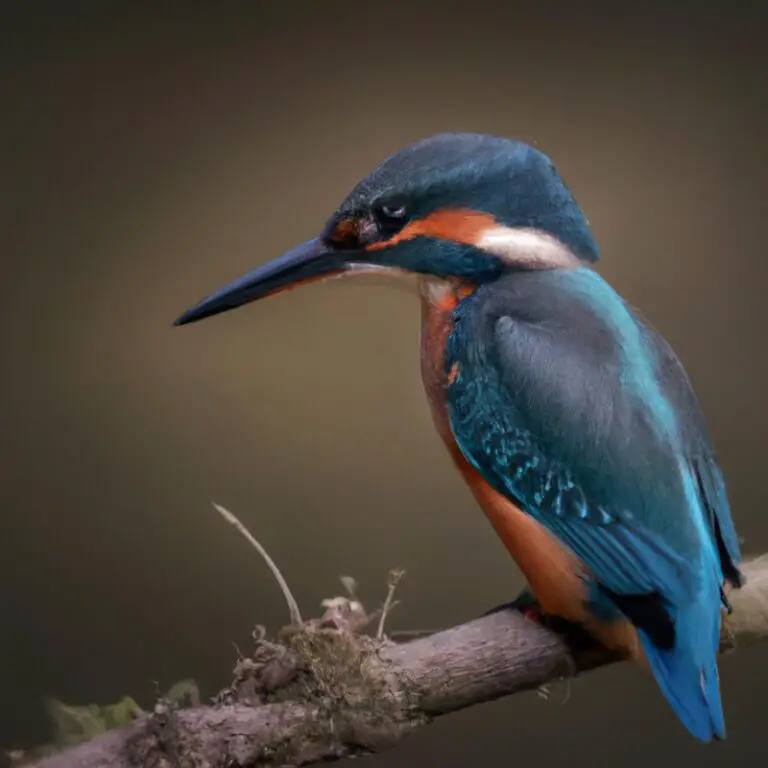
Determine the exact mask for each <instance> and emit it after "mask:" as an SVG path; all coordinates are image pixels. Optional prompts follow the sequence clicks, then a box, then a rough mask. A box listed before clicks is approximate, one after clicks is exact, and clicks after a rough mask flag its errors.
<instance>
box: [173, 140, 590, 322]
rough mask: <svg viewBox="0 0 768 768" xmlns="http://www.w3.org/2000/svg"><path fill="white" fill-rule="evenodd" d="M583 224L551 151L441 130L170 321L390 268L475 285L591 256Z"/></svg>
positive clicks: (197, 317)
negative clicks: (314, 226)
mask: <svg viewBox="0 0 768 768" xmlns="http://www.w3.org/2000/svg"><path fill="white" fill-rule="evenodd" d="M597 258H598V249H597V245H596V243H595V240H594V238H593V236H592V234H591V232H590V230H589V225H588V222H587V220H586V218H585V216H584V214H583V213H582V211H581V209H580V208H579V206H578V204H577V203H576V201H575V200H574V199H573V196H572V195H571V193H570V192H569V190H568V188H567V187H566V186H565V184H564V182H563V180H562V179H561V178H560V175H559V174H558V172H557V171H556V170H555V167H554V165H553V164H552V162H551V161H550V160H549V158H548V157H547V156H546V155H545V154H543V153H542V152H540V151H539V150H537V149H535V148H533V147H531V146H528V145H527V144H524V143H522V142H518V141H512V140H509V139H504V138H498V137H494V136H486V135H481V134H469V133H464V134H442V135H438V136H433V137H431V138H428V139H425V140H423V141H420V142H418V143H416V144H413V145H411V146H409V147H406V148H405V149H402V150H401V151H400V152H398V153H397V154H395V155H393V156H392V157H390V158H388V159H387V160H385V161H384V162H383V163H382V164H381V165H380V166H378V168H376V169H375V170H374V171H373V172H372V173H371V174H370V175H369V176H368V177H367V178H365V179H363V181H361V182H360V183H359V184H358V185H357V186H356V187H355V188H354V189H353V190H352V192H351V193H350V194H349V196H348V197H347V199H346V200H344V202H343V203H342V204H341V205H340V206H339V208H338V209H337V210H336V212H335V213H334V214H333V216H331V218H330V220H329V221H328V222H327V223H326V225H325V227H324V229H323V231H322V232H321V234H320V235H319V236H318V237H317V238H315V239H313V240H310V241H309V242H307V243H304V244H303V245H300V246H298V247H297V248H295V249H293V250H291V251H289V252H288V253H286V254H284V255H282V256H280V257H278V258H277V259H274V260H273V261H270V262H268V263H267V264H265V265H264V266H261V267H258V268H256V269H254V270H253V271H252V272H249V273H248V274H246V275H244V276H243V277H241V278H239V279H238V280H235V281H234V282H233V283H231V284H230V285H228V286H226V287H225V288H223V289H221V290H220V291H217V292H216V293H214V294H212V295H211V296H209V297H208V298H206V299H204V300H203V301H201V302H200V303H199V304H197V305H196V306H194V307H192V308H191V309H189V310H188V311H187V312H185V313H184V314H183V315H182V316H181V317H180V318H179V319H178V320H177V321H176V325H183V324H186V323H191V322H194V321H196V320H202V319H203V318H205V317H210V316H211V315H215V314H218V313H220V312H224V311H226V310H228V309H234V308H235V307H238V306H241V305H243V304H246V303H248V302H251V301H255V300H256V299H261V298H264V297H266V296H270V295H273V294H275V293H278V292H281V291H284V290H287V289H289V288H293V287H295V286H298V285H301V284H304V283H309V282H315V281H318V280H322V279H325V278H329V277H336V276H339V275H349V274H362V273H367V272H372V271H374V272H380V271H398V272H403V271H404V272H411V273H419V274H423V275H433V276H436V277H439V278H443V279H456V280H459V281H462V282H466V283H469V284H473V285H480V284H483V283H485V282H488V281H490V280H494V279H496V278H497V277H499V276H501V275H502V274H504V273H505V272H508V271H510V270H520V269H556V268H568V267H571V266H578V265H579V264H580V263H583V262H589V261H595V260H597Z"/></svg>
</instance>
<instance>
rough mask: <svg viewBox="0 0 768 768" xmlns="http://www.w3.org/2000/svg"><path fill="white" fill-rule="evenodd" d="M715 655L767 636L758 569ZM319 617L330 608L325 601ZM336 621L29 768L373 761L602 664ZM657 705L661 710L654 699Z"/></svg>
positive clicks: (593, 651) (505, 624) (300, 633)
mask: <svg viewBox="0 0 768 768" xmlns="http://www.w3.org/2000/svg"><path fill="white" fill-rule="evenodd" d="M744 571H745V574H746V576H747V584H746V586H745V587H744V588H743V589H741V590H739V591H738V592H735V593H733V594H732V596H731V598H732V603H733V613H732V614H731V616H729V617H728V619H727V637H724V648H728V647H732V645H733V641H734V640H736V641H737V642H738V644H739V645H741V644H743V643H745V642H750V641H753V640H755V639H759V638H763V637H767V636H768V557H766V556H764V557H762V558H759V559H756V560H753V561H752V562H750V563H747V564H746V566H745V568H744ZM327 603H328V604H329V605H330V604H331V603H334V601H327ZM350 606H352V613H350V611H349V610H347V613H346V614H344V611H343V610H341V609H343V608H344V607H345V606H344V599H342V598H337V599H336V602H335V603H334V605H333V610H334V611H336V614H337V615H336V620H335V621H330V622H329V621H328V620H327V616H326V617H324V619H323V620H320V621H314V622H307V623H305V624H304V625H303V626H302V627H299V628H297V627H291V628H288V629H286V630H284V631H283V632H282V633H281V636H280V638H279V640H278V641H277V642H269V641H267V640H265V639H264V638H263V636H257V637H256V638H255V639H256V650H255V652H254V654H253V656H252V657H249V658H243V659H241V660H240V661H239V662H238V666H237V667H236V669H235V680H234V681H233V684H232V687H231V688H229V689H227V690H226V691H223V692H222V694H220V696H219V703H218V704H216V705H213V706H208V707H205V706H198V707H194V708H190V709H174V708H172V707H170V706H168V705H167V704H166V703H163V702H161V703H159V704H158V706H157V707H156V708H155V711H154V712H153V713H152V714H149V715H146V716H144V717H142V718H140V719H139V720H137V721H136V722H134V723H133V724H132V725H130V726H128V727H126V728H123V729H121V730H117V731H111V732H108V733H106V734H104V735H102V736H99V737H97V738H96V739H94V740H92V741H90V742H87V743H85V744H82V745H80V746H77V747H74V748H71V749H69V750H66V751H63V752H60V753H58V754H56V755H53V756H50V757H47V758H44V759H42V760H39V761H37V762H35V763H33V764H31V765H33V766H34V768H155V767H159V766H163V767H164V768H165V767H168V768H171V767H173V768H182V767H183V768H203V767H205V768H235V766H294V765H306V764H309V763H313V762H318V761H321V760H329V759H334V758H341V757H345V756H349V755H359V754H365V753H370V752H378V751H381V750H383V749H386V748H388V747H391V746H393V745H394V744H396V743H397V742H398V741H399V740H400V739H401V738H403V737H404V736H405V735H407V734H408V733H410V732H411V731H413V730H414V729H416V728H419V727H421V726H423V725H424V724H426V723H428V722H429V720H430V719H431V718H434V717H436V716H439V715H443V714H446V713H449V712H454V711H456V710H459V709H462V708H464V707H469V706H472V705H474V704H479V703H481V702H486V701H489V700H491V699H496V698H499V697H501V696H507V695H510V694H513V693H517V692H519V691H524V690H527V689H531V688H536V687H541V686H542V685H545V684H546V683H548V682H550V681H553V680H555V679H557V678H561V677H568V676H573V675H576V674H578V673H579V672H584V671H587V670H589V669H592V668H594V667H597V666H601V665H604V664H607V663H611V662H612V661H615V660H616V659H614V658H611V657H610V655H608V654H607V652H606V651H605V650H603V649H601V648H599V647H597V646H595V645H594V644H593V643H590V642H585V641H584V638H583V637H579V636H578V634H576V635H567V636H565V637H564V636H562V635H559V634H556V633H555V632H553V631H551V630H549V629H546V628H544V627H543V626H541V625H539V624H537V623H534V622H532V621H530V620H529V619H527V618H526V617H525V616H523V615H522V614H521V613H520V612H518V611H515V610H505V611H500V612H496V613H493V614H490V615H488V616H484V617H482V618H479V619H476V620H474V621H470V622H468V623H466V624H462V625H461V626H458V627H454V628H452V629H448V630H445V631H442V632H437V633H434V634H432V635H429V636H427V637H423V638H420V639H417V640H412V641H410V642H406V643H400V644H396V643H393V642H391V641H384V642H380V641H376V640H374V639H371V638H369V637H367V636H363V635H360V634H358V633H357V631H356V628H355V627H354V626H353V621H352V618H353V614H354V611H355V610H357V608H356V606H359V604H358V603H357V602H356V601H347V603H346V608H347V609H349V607H350ZM660 701H661V699H660Z"/></svg>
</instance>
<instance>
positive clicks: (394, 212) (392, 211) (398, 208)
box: [379, 203, 406, 221]
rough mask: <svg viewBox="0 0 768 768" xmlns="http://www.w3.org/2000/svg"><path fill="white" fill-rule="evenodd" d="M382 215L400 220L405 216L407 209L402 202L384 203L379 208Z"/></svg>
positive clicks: (393, 219)
mask: <svg viewBox="0 0 768 768" xmlns="http://www.w3.org/2000/svg"><path fill="white" fill-rule="evenodd" d="M379 213H380V215H381V216H382V217H383V218H385V219H389V220H391V221H400V220H402V219H404V218H405V214H406V210H405V206H404V205H402V204H396V203H394V204H391V205H382V206H381V207H380V208H379Z"/></svg>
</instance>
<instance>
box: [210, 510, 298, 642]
mask: <svg viewBox="0 0 768 768" xmlns="http://www.w3.org/2000/svg"><path fill="white" fill-rule="evenodd" d="M211 504H213V508H214V509H215V510H216V511H217V512H218V513H219V514H220V515H221V516H222V517H223V518H224V519H225V520H226V521H227V522H228V523H229V524H230V525H234V526H235V528H237V530H238V531H239V532H240V533H241V534H242V535H243V536H244V537H245V538H246V539H247V540H248V542H249V543H250V544H251V546H252V547H253V548H254V549H255V550H256V551H257V552H258V553H259V554H260V555H261V557H262V558H263V560H264V562H265V563H266V564H267V566H268V567H269V570H270V571H272V575H273V576H274V577H275V580H276V581H277V583H278V585H279V586H280V589H281V590H282V592H283V597H285V602H286V603H287V604H288V612H289V614H290V617H291V624H293V625H295V626H297V627H300V626H301V625H302V624H303V623H304V622H303V621H302V618H301V612H300V611H299V605H298V603H297V602H296V599H295V598H294V596H293V593H292V592H291V590H290V587H289V586H288V582H287V581H286V580H285V579H284V578H283V574H282V573H280V569H279V568H278V567H277V564H276V563H275V561H274V560H273V559H272V558H271V557H270V556H269V553H268V552H267V550H266V549H264V547H263V546H262V545H261V544H260V543H259V542H258V541H257V540H256V538H255V537H254V536H253V534H251V532H250V531H249V530H248V529H247V528H246V527H245V526H244V525H243V524H242V523H241V522H240V521H239V520H238V519H237V518H236V517H235V516H234V515H233V514H232V513H231V512H230V511H229V510H228V509H225V508H224V507H222V506H221V505H220V504H217V503H216V502H215V501H212V502H211Z"/></svg>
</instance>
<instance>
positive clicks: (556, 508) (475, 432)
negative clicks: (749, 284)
mask: <svg viewBox="0 0 768 768" xmlns="http://www.w3.org/2000/svg"><path fill="white" fill-rule="evenodd" d="M454 321H455V325H454V329H453V332H452V334H451V336H450V338H449V342H448V346H447V349H446V366H447V367H448V369H451V368H454V366H456V368H455V370H458V375H457V376H455V377H454V380H453V384H452V385H451V386H450V387H449V388H448V391H447V404H448V411H449V417H450V422H451V427H452V430H453V432H454V436H455V438H456V441H457V443H458V445H459V448H460V450H461V451H462V452H463V454H464V455H465V457H466V458H467V460H468V461H469V462H470V463H471V464H472V465H473V466H474V467H475V468H476V469H477V470H478V471H479V472H480V473H481V475H482V476H483V477H484V478H485V480H486V481H487V482H489V483H490V484H491V485H492V486H493V487H494V488H496V489H497V490H498V491H499V492H501V493H502V494H504V495H506V496H507V497H509V498H511V499H512V500H514V501H515V502H516V503H517V505H518V506H520V508H521V509H523V510H524V511H525V512H526V513H528V514H529V515H531V516H532V517H534V518H535V519H536V520H537V521H538V522H540V523H541V524H542V525H543V526H544V527H546V528H547V529H548V530H550V531H551V532H552V533H554V534H555V535H556V536H557V537H558V538H560V540H561V541H563V542H564V543H565V544H566V545H568V546H569V547H570V548H571V550H572V551H573V552H574V553H575V554H576V556H577V557H578V558H579V559H580V560H581V561H582V562H583V563H584V565H585V566H586V567H587V569H588V570H589V572H590V573H591V574H592V575H593V577H594V580H595V582H596V585H597V586H598V588H599V590H600V593H601V595H602V597H607V598H608V599H609V600H610V601H612V603H613V605H614V606H615V608H617V609H618V610H620V611H622V612H623V613H625V615H627V617H628V618H629V619H630V620H632V621H633V622H634V623H635V624H636V626H637V627H638V630H639V633H640V637H641V640H642V641H643V644H644V647H645V648H646V652H647V654H648V656H649V660H650V662H651V666H652V667H653V669H654V672H655V674H656V677H657V679H658V681H659V683H660V685H661V687H662V690H664V692H665V694H666V695H667V698H668V699H669V700H670V702H671V703H672V704H673V706H674V707H675V709H676V710H677V712H678V714H679V716H680V717H681V719H683V721H684V722H685V724H686V725H687V726H688V727H689V729H690V730H691V731H692V732H693V733H694V734H695V735H697V736H698V737H699V738H702V739H708V738H711V736H712V735H722V733H723V730H724V729H723V724H722V719H723V718H722V711H721V708H720V698H719V688H718V684H717V671H716V666H715V664H716V661H715V658H716V652H717V647H718V644H719V630H720V594H721V584H722V579H723V575H722V568H721V564H720V558H719V556H718V552H717V544H716V541H715V537H714V534H713V528H712V523H711V521H712V515H714V516H715V518H716V519H720V518H721V517H722V518H723V520H725V522H726V525H724V526H723V528H724V530H725V531H726V533H725V538H726V539H728V543H727V546H728V551H729V553H731V552H732V553H733V557H737V556H738V550H737V548H734V541H735V533H732V531H733V526H732V523H731V524H730V527H728V525H727V523H728V522H729V521H730V512H729V510H728V508H727V506H725V507H724V506H723V503H724V499H725V494H724V490H722V489H723V485H722V478H721V477H720V475H719V470H718V471H717V472H713V471H712V469H711V468H712V466H716V465H714V460H713V459H712V460H711V461H709V462H708V461H704V462H703V463H700V464H699V469H698V470H697V468H696V465H695V463H694V462H695V461H696V460H701V456H689V455H687V445H686V440H690V435H691V434H696V435H699V433H698V432H696V430H695V429H694V428H693V427H692V426H691V424H692V423H693V422H691V424H689V423H688V422H686V423H685V424H681V419H682V420H685V419H686V418H688V415H687V412H685V411H682V412H681V411H680V410H678V408H679V407H680V405H681V403H683V400H681V397H680V393H681V392H683V393H684V392H687V391H688V390H686V389H685V387H682V386H681V382H680V380H679V379H674V381H673V385H672V386H671V385H670V384H669V383H668V382H665V381H664V376H663V375H662V373H663V372H662V370H661V368H660V367H659V366H660V363H661V362H662V358H661V357H660V356H659V355H658V354H657V350H656V347H655V346H654V344H653V337H652V336H651V335H650V332H649V331H647V330H646V328H645V326H643V325H642V324H641V323H640V321H639V320H638V319H637V317H636V316H635V315H633V313H632V312H631V311H630V310H629V309H628V308H627V307H626V305H625V304H624V303H623V302H622V301H621V299H620V298H619V297H618V295H617V294H615V293H614V292H613V291H612V289H611V288H610V287H609V286H608V285H607V284H606V283H605V282H604V281H602V280H601V279H600V278H599V277H598V276H597V275H596V274H595V273H593V272H591V271H589V270H586V269H584V270H574V271H569V272H547V273H543V272H538V273H525V274H522V275H514V276H510V277H508V278H504V279H503V280H501V281H497V282H496V283H494V284H493V286H489V287H488V289H484V288H481V289H479V290H478V291H477V292H476V293H475V295H474V296H472V297H471V298H470V299H467V300H465V301H464V302H462V304H461V305H460V306H459V308H458V309H457V311H456V313H455V316H454ZM665 351H666V350H665ZM665 359H666V358H665ZM668 367H669V366H668ZM680 370H682V369H680ZM686 383H687V380H686ZM683 404H685V403H683ZM694 426H695V425H694ZM699 443H701V444H702V445H706V444H707V443H706V439H705V438H700V439H699ZM704 458H706V454H705V455H704ZM702 467H703V470H704V471H702ZM707 472H709V474H707ZM707 483H709V485H707ZM725 503H726V504H727V501H726V502H725ZM731 535H732V537H733V538H732V539H731V538H730V537H731ZM638 598H640V604H644V607H645V608H647V607H648V606H652V605H655V606H657V608H656V609H654V610H651V612H650V618H649V617H648V612H647V611H646V610H643V611H641V612H638V611H637V610H635V608H633V606H635V607H636V606H637V605H638V602H637V601H638ZM644 599H645V603H643V600H644ZM594 607H595V610H597V609H598V602H597V601H596V603H595V606H594ZM660 618H664V619H667V620H668V621H670V622H671V623H672V625H673V635H672V637H671V638H668V633H667V634H665V632H664V631H663V628H664V622H663V621H660ZM702 681H704V683H702Z"/></svg>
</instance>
